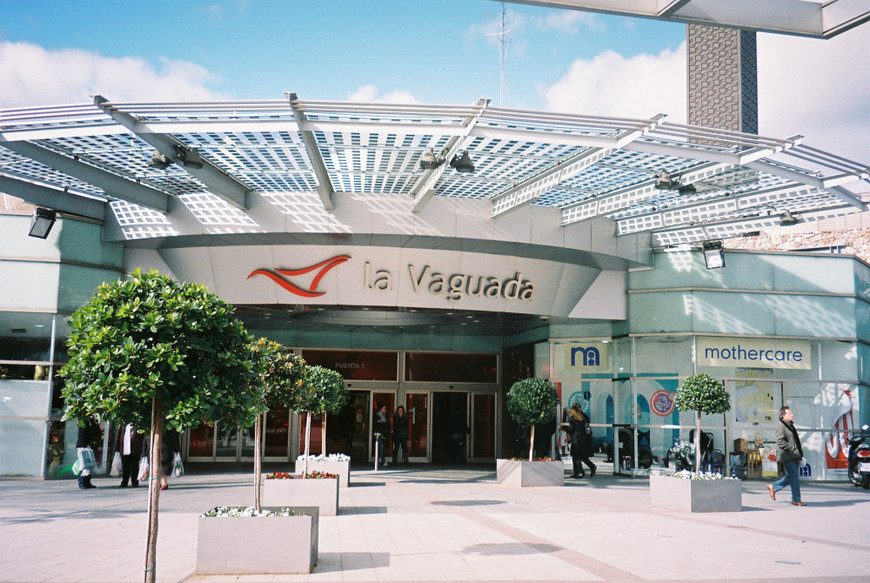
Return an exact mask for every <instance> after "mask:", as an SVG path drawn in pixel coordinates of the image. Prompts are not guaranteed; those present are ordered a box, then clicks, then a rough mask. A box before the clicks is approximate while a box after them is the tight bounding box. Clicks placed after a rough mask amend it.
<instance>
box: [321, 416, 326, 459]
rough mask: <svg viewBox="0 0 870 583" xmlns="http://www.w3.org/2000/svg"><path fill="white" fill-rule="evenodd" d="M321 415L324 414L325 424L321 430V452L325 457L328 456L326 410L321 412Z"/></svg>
mask: <svg viewBox="0 0 870 583" xmlns="http://www.w3.org/2000/svg"><path fill="white" fill-rule="evenodd" d="M321 415H322V416H323V425H322V426H321V429H322V430H321V432H320V441H321V443H320V453H322V454H323V457H326V412H323V413H321Z"/></svg>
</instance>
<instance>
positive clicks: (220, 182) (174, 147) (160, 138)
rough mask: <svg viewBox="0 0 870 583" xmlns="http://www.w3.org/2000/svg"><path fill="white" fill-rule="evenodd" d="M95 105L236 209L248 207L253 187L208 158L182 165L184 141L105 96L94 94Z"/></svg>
mask: <svg viewBox="0 0 870 583" xmlns="http://www.w3.org/2000/svg"><path fill="white" fill-rule="evenodd" d="M94 104H95V105H96V106H97V107H99V108H100V109H102V110H103V111H104V112H105V113H106V114H107V115H109V116H110V117H111V118H112V119H114V120H115V121H116V122H118V123H119V124H121V125H122V126H124V127H125V128H127V129H128V130H130V131H131V132H133V133H134V134H136V136H138V137H139V138H140V139H141V140H142V141H144V142H146V143H147V144H149V145H151V146H153V147H154V148H155V149H156V150H157V151H158V152H160V153H161V154H163V155H164V156H166V157H167V158H168V159H169V160H171V161H172V162H174V163H176V164H177V165H178V167H179V168H183V169H184V170H185V171H186V172H188V173H189V174H190V175H191V176H193V177H195V178H197V179H198V180H199V181H201V182H202V183H203V184H205V185H206V187H207V188H208V189H209V191H211V192H212V193H214V194H216V195H217V196H219V197H220V198H222V199H224V200H225V201H227V202H228V203H230V204H231V205H233V206H234V207H236V208H240V209H243V210H244V209H247V208H248V204H247V195H248V192H250V190H251V189H250V188H248V187H247V186H245V185H244V184H242V183H241V182H239V181H238V180H236V179H235V178H233V177H231V176H229V175H228V174H225V173H224V172H223V171H221V170H219V169H218V168H217V167H216V166H214V165H212V164H211V163H210V162H208V161H207V160H205V159H203V160H202V166H201V167H199V168H194V167H192V166H184V165H183V164H182V162H181V160H180V159H179V158H178V154H177V151H178V148H182V149H185V150H189V149H190V147H189V146H187V145H185V144H182V143H181V142H179V141H178V140H176V139H175V138H173V137H172V136H170V135H168V134H161V133H157V132H155V131H153V130H152V128H150V127H149V126H148V124H145V123H143V122H141V121H139V120H138V119H136V118H135V117H133V116H132V115H130V114H129V113H126V112H123V111H121V110H119V109H118V108H116V107H114V106H113V105H112V104H111V103H109V101H108V100H107V99H106V98H105V97H103V96H102V95H96V96H94Z"/></svg>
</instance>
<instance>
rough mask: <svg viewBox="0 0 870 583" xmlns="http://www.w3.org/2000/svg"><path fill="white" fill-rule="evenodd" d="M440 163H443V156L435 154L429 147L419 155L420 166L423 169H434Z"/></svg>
mask: <svg viewBox="0 0 870 583" xmlns="http://www.w3.org/2000/svg"><path fill="white" fill-rule="evenodd" d="M442 164H444V158H439V157H438V156H436V155H435V152H433V151H432V148H429V149H428V150H426V152H425V153H424V154H423V155H422V156H420V168H422V169H423V170H435V169H436V168H438V167H439V166H441V165H442Z"/></svg>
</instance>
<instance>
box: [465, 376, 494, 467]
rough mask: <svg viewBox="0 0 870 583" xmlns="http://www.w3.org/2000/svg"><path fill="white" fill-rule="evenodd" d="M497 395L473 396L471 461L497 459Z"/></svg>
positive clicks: (475, 394) (474, 394) (473, 394)
mask: <svg viewBox="0 0 870 583" xmlns="http://www.w3.org/2000/svg"><path fill="white" fill-rule="evenodd" d="M495 402H496V399H495V395H484V394H477V393H472V395H471V459H472V461H492V460H493V459H495V415H496V412H495Z"/></svg>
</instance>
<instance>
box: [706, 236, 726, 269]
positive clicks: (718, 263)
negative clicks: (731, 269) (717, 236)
mask: <svg viewBox="0 0 870 583" xmlns="http://www.w3.org/2000/svg"><path fill="white" fill-rule="evenodd" d="M702 248H703V250H704V263H706V264H707V269H719V268H720V267H725V249H724V248H723V247H722V241H704V244H703V245H702Z"/></svg>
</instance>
